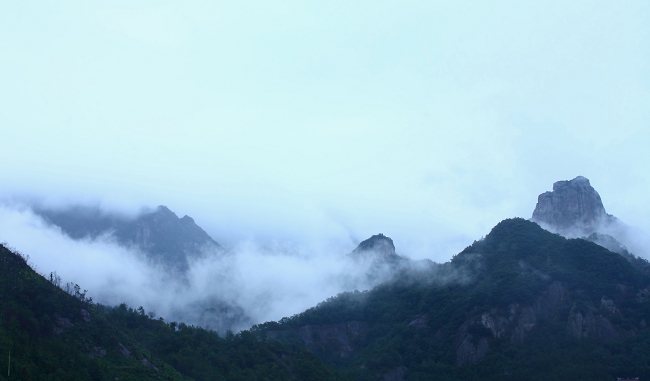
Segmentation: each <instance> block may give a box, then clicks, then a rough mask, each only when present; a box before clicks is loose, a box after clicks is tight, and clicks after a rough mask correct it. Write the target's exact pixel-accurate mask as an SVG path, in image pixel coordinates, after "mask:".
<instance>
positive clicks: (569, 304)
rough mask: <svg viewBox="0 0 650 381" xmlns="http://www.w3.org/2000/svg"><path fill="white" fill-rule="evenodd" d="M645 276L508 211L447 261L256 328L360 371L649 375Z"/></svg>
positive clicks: (361, 374) (359, 375)
mask: <svg viewBox="0 0 650 381" xmlns="http://www.w3.org/2000/svg"><path fill="white" fill-rule="evenodd" d="M648 284H650V279H649V278H648V277H647V276H645V275H643V274H642V273H641V272H640V271H638V270H636V269H635V267H633V266H632V265H631V264H630V262H628V261H627V260H626V259H625V258H624V257H622V256H621V255H619V254H616V253H612V252H610V251H608V250H606V249H604V248H602V247H600V246H598V245H596V244H594V243H591V242H588V241H585V240H581V239H570V240H567V239H565V238H563V237H561V236H559V235H556V234H552V233H549V232H547V231H545V230H543V229H541V228H540V227H539V226H538V225H537V224H535V223H532V222H529V221H526V220H523V219H512V220H506V221H503V222H501V223H499V224H498V225H497V226H495V227H494V228H493V229H492V231H491V232H490V234H489V235H488V236H486V238H485V239H483V240H481V241H478V242H475V243H474V244H473V245H471V246H469V247H467V248H466V249H465V250H463V251H462V252H461V253H459V254H458V255H456V256H455V257H454V258H453V259H452V260H451V261H450V262H448V263H445V264H444V265H439V266H434V267H430V268H426V269H411V270H407V271H404V272H402V273H401V274H400V275H399V276H398V277H396V278H395V279H394V280H393V281H391V282H388V283H384V284H382V285H380V286H378V287H376V288H375V289H373V290H371V291H368V292H362V293H359V292H354V293H344V294H340V295H338V296H337V297H334V298H330V299H329V300H327V301H325V302H323V303H321V304H319V305H318V306H317V307H314V308H311V309H309V310H307V311H305V312H304V313H301V314H298V315H296V316H293V317H291V318H286V319H283V320H282V321H280V322H278V323H267V324H263V325H260V326H257V327H255V329H256V330H257V331H259V332H261V333H263V334H264V335H265V336H266V337H267V340H272V339H278V340H281V341H283V342H289V343H296V344H302V345H304V346H305V347H307V348H309V349H310V350H312V351H313V352H314V353H316V354H318V355H319V357H321V358H322V359H323V360H324V361H325V362H326V363H328V364H330V365H332V366H334V367H336V368H338V369H340V370H342V371H344V372H346V373H347V374H348V375H349V376H350V377H352V378H355V379H358V380H382V379H383V380H429V379H441V380H508V379H512V380H522V379H525V380H568V379H572V380H615V379H616V378H615V377H625V376H635V377H636V376H640V377H641V379H650V362H649V361H648V356H647V354H648V353H650V352H648V351H649V350H650V330H649V329H648V328H647V327H646V321H650V303H649V300H650V291H649V290H648V288H647V286H648Z"/></svg>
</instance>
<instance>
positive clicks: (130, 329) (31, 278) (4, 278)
mask: <svg viewBox="0 0 650 381" xmlns="http://www.w3.org/2000/svg"><path fill="white" fill-rule="evenodd" d="M27 261H28V258H26V256H24V255H22V256H21V255H17V254H16V253H14V252H12V251H11V250H9V249H7V248H6V247H5V246H3V245H0V298H1V303H0V358H4V359H5V360H3V361H0V364H3V363H4V364H5V366H4V367H3V366H2V365H0V380H1V381H4V380H46V381H55V380H61V381H64V380H65V381H69V380H98V381H99V380H111V381H112V380H115V379H116V378H119V379H120V380H148V379H151V380H159V379H163V380H197V381H198V380H260V381H261V380H296V379H298V380H341V379H344V378H343V377H342V376H341V375H340V374H338V373H336V372H334V371H332V370H331V369H329V368H328V367H327V366H326V365H324V364H323V363H322V362H321V361H320V360H319V359H318V358H317V357H316V356H315V355H313V354H311V353H310V352H308V351H306V350H305V349H304V348H300V347H297V346H290V345H288V344H281V343H279V342H262V341H260V340H259V338H258V336H257V334H256V333H253V332H249V331H242V332H240V333H238V334H233V333H232V332H229V333H228V334H227V335H226V336H225V337H219V335H218V334H217V333H216V332H214V331H209V330H205V329H203V328H199V327H194V326H188V325H186V324H184V323H176V322H169V323H167V322H165V321H164V320H163V319H162V318H159V319H155V316H154V315H153V314H151V315H147V314H146V313H145V310H144V308H142V307H139V308H136V309H134V308H131V307H128V306H127V305H125V304H122V305H119V306H116V307H108V306H103V305H100V304H95V303H93V302H92V300H90V299H87V298H86V296H85V295H86V291H85V290H84V291H82V290H81V288H80V287H79V286H77V285H69V286H68V288H69V290H63V289H62V288H61V284H60V278H58V277H57V276H56V274H55V273H51V274H50V276H49V277H48V278H49V279H46V278H45V277H43V276H41V275H39V274H37V273H36V272H35V271H33V270H32V269H31V268H30V266H29V265H28V263H27ZM65 287H66V286H65V285H64V287H63V288H65ZM10 352H11V361H10V362H9V353H10ZM7 365H9V366H10V369H9V368H8V366H7ZM8 374H9V377H7V375H8Z"/></svg>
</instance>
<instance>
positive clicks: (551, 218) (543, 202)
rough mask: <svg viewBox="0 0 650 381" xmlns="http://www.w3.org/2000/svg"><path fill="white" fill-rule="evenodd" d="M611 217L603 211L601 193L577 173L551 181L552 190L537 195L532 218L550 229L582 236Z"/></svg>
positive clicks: (591, 231) (594, 229) (611, 217)
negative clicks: (572, 177) (554, 181)
mask: <svg viewBox="0 0 650 381" xmlns="http://www.w3.org/2000/svg"><path fill="white" fill-rule="evenodd" d="M613 218H614V217H613V216H611V215H609V214H607V212H605V207H604V206H603V202H602V200H601V199H600V195H599V194H598V192H596V190H595V189H594V188H593V187H592V186H591V184H590V183H589V179H587V178H586V177H583V176H578V177H576V178H575V179H573V180H569V181H558V182H556V183H554V184H553V191H552V192H545V193H542V194H540V195H539V197H538V199H537V206H536V207H535V211H533V217H532V220H533V221H535V222H537V223H539V224H540V225H542V226H544V227H547V228H549V230H552V231H555V232H558V233H561V234H564V235H569V236H583V235H589V234H591V233H593V232H595V231H597V230H598V229H599V228H600V227H601V226H602V225H603V224H606V223H609V222H610V221H611V220H612V219H613Z"/></svg>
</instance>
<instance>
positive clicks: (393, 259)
mask: <svg viewBox="0 0 650 381" xmlns="http://www.w3.org/2000/svg"><path fill="white" fill-rule="evenodd" d="M348 258H350V259H352V260H353V262H355V263H357V265H359V266H365V269H366V271H365V274H364V277H365V283H366V284H368V285H372V286H374V285H377V284H379V283H381V282H384V281H387V280H389V279H391V278H392V277H394V276H395V275H396V274H398V273H399V272H400V271H404V270H407V269H410V268H412V267H429V266H434V265H435V264H434V263H433V262H432V261H430V260H427V259H425V260H418V261H414V260H412V259H410V258H407V257H404V256H401V255H399V254H397V253H396V251H395V244H394V243H393V240H392V239H391V238H390V237H387V236H385V235H383V234H381V233H379V234H376V235H373V236H371V237H370V238H368V239H366V240H364V241H362V242H361V243H359V245H358V246H357V247H356V248H355V249H354V250H353V251H352V252H351V253H349V254H348Z"/></svg>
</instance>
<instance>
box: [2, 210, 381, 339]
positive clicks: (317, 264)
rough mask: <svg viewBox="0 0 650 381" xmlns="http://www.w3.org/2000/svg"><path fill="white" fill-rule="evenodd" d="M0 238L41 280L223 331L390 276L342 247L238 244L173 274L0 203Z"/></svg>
mask: <svg viewBox="0 0 650 381" xmlns="http://www.w3.org/2000/svg"><path fill="white" fill-rule="evenodd" d="M0 241H5V242H7V243H8V244H9V245H10V246H13V247H15V248H16V249H18V250H19V251H21V252H23V253H25V254H28V255H29V256H30V264H31V265H32V267H34V268H35V270H36V271H38V272H39V273H41V274H43V275H48V274H49V273H50V272H54V271H56V272H57V274H58V275H59V276H61V278H62V282H63V284H65V283H66V282H73V283H76V284H79V285H80V286H81V288H82V289H87V290H88V294H87V296H88V297H92V298H93V299H94V301H95V302H98V303H101V304H105V305H110V306H113V305H118V304H120V303H127V304H128V305H130V306H132V307H134V308H135V307H138V306H143V307H144V308H145V310H146V311H147V312H153V313H155V314H156V315H157V316H161V317H163V318H164V319H165V320H166V321H183V322H185V323H187V324H194V325H200V326H203V327H206V328H211V329H215V330H217V331H219V332H224V331H225V330H226V329H232V330H233V331H237V330H241V329H246V328H248V327H250V326H251V325H252V324H256V323H262V322H265V321H269V320H279V319H281V318H282V317H285V316H291V315H293V314H296V313H299V312H302V311H304V310H305V309H307V308H309V307H312V306H315V305H316V304H318V303H319V302H321V301H323V300H325V299H327V298H328V297H330V296H333V295H336V294H338V293H340V292H343V291H351V290H355V289H358V290H364V289H369V288H372V287H373V286H374V285H376V284H378V283H379V282H382V281H384V280H386V279H388V277H390V275H391V273H390V271H389V270H388V269H382V270H380V272H379V273H376V272H377V269H376V268H373V271H375V274H373V275H374V276H373V277H368V276H367V273H368V271H369V270H370V268H371V266H372V263H371V261H368V262H363V261H362V262H353V260H352V259H351V258H349V257H347V256H346V255H345V254H346V253H348V252H350V251H351V248H349V247H347V246H349V240H348V239H347V237H346V239H342V240H341V242H345V244H341V245H338V246H337V245H330V246H329V247H322V246H320V247H314V246H311V245H309V244H296V245H293V246H291V247H286V246H285V247H283V246H281V245H261V244H259V243H256V242H254V241H252V240H248V241H244V242H240V243H238V244H237V245H236V246H235V247H233V248H232V249H231V250H230V251H229V252H228V253H227V254H223V253H212V252H206V253H205V255H204V256H203V257H201V258H199V259H195V260H193V261H191V262H190V268H189V271H188V272H187V274H186V276H185V277H178V276H174V275H172V274H170V273H169V272H168V271H165V270H164V269H163V268H161V267H160V266H156V265H155V264H152V263H151V262H150V261H148V260H147V259H146V257H145V255H144V254H143V253H141V252H139V251H137V250H135V249H127V248H125V247H122V246H120V245H118V244H117V243H116V242H115V241H114V240H113V239H112V237H111V236H110V235H105V236H101V237H99V238H97V239H94V240H91V239H85V240H73V239H71V238H70V237H68V236H66V235H65V234H63V233H62V232H61V230H60V229H59V228H58V227H56V226H52V225H48V224H46V223H45V222H44V221H43V220H42V219H41V218H40V217H39V216H37V215H35V214H34V213H33V212H32V211H31V209H29V208H28V207H25V206H16V205H0Z"/></svg>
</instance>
